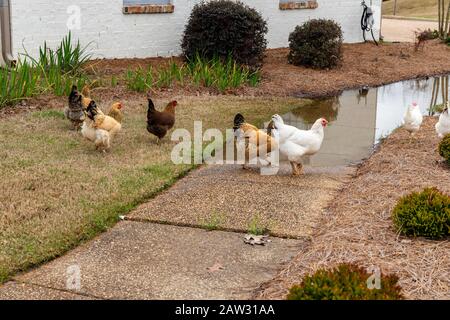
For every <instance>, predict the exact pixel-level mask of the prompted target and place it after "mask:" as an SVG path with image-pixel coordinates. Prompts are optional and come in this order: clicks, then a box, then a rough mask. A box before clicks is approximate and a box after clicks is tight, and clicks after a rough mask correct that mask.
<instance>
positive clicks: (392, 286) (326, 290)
mask: <svg viewBox="0 0 450 320" xmlns="http://www.w3.org/2000/svg"><path fill="white" fill-rule="evenodd" d="M371 276H373V275H372V274H370V273H368V272H367V271H366V270H365V269H363V268H361V267H358V266H356V265H353V264H341V265H339V266H337V267H336V268H334V269H331V270H323V269H322V270H318V271H317V272H316V273H315V274H313V275H310V276H306V277H305V278H304V279H303V281H302V283H301V284H300V285H295V286H293V287H292V288H291V289H290V291H289V294H288V296H287V299H288V300H398V299H403V296H402V294H401V289H400V287H399V286H398V285H397V281H398V278H397V276H395V275H387V276H386V275H383V274H381V277H380V287H379V289H377V288H373V289H369V286H368V282H369V281H370V279H369V278H370V277H371ZM369 283H370V282H369ZM375 284H376V283H375Z"/></svg>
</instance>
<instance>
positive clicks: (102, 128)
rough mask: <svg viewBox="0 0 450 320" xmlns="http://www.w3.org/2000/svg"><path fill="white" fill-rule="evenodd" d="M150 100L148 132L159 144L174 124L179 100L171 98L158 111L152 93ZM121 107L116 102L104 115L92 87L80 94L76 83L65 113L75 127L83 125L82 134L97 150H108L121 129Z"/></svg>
mask: <svg viewBox="0 0 450 320" xmlns="http://www.w3.org/2000/svg"><path fill="white" fill-rule="evenodd" d="M147 99H148V110H147V131H148V132H150V133H151V134H153V135H155V136H156V137H157V138H158V143H159V142H160V141H161V139H162V138H164V136H165V135H166V134H167V132H168V131H169V130H170V129H172V127H173V126H174V124H175V107H176V106H177V102H176V101H171V102H169V104H168V105H167V106H166V107H165V108H164V110H163V111H158V110H156V108H155V105H154V104H153V101H152V99H151V98H150V96H148V97H147ZM122 108H123V105H122V103H120V102H116V103H114V104H113V105H112V106H111V108H110V109H109V111H108V113H107V114H104V113H103V111H102V110H101V109H100V108H99V107H98V106H97V104H96V103H95V101H94V100H92V99H91V97H90V90H89V87H87V86H86V87H84V88H83V90H82V92H81V93H80V92H79V91H78V88H77V86H73V87H72V91H71V93H70V95H69V105H68V106H67V107H66V109H65V111H64V114H65V116H66V118H67V119H69V120H70V121H71V123H72V125H73V127H74V129H76V130H78V129H79V128H81V134H82V136H83V137H84V138H86V139H87V140H89V141H91V142H93V143H94V145H95V148H96V149H97V150H101V151H103V152H106V151H107V150H109V149H110V148H111V140H112V138H113V137H114V136H115V135H116V134H117V133H118V132H119V131H120V130H121V129H122V120H123V113H122Z"/></svg>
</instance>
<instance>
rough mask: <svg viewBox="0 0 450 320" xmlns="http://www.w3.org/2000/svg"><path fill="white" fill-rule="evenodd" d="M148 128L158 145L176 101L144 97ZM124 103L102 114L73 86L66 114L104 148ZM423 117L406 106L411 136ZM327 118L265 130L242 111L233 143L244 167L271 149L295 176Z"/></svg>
mask: <svg viewBox="0 0 450 320" xmlns="http://www.w3.org/2000/svg"><path fill="white" fill-rule="evenodd" d="M147 100H148V110H147V131H148V132H150V133H151V134H153V135H155V136H156V137H157V138H158V144H159V143H160V141H161V139H162V138H164V136H165V135H166V134H167V132H168V131H169V130H170V129H172V128H173V126H174V124H175V107H176V106H177V101H171V102H169V103H168V104H167V106H166V107H165V108H164V110H163V111H158V110H156V108H155V105H154V104H153V101H152V99H151V97H150V96H147ZM449 107H450V102H448V103H447V106H446V108H445V109H444V111H443V112H442V113H441V115H440V117H439V121H438V123H437V124H436V133H437V134H438V136H439V137H441V138H442V137H444V135H446V134H449V133H450V115H449ZM122 108H123V105H122V103H120V102H117V103H114V104H113V105H112V106H111V108H110V110H109V111H108V114H104V113H103V112H102V111H101V110H100V109H99V108H98V106H97V104H96V103H95V101H94V100H92V99H91V98H90V92H89V88H88V87H85V88H83V90H82V92H81V93H80V92H79V91H78V88H77V87H76V86H73V87H72V92H71V93H70V95H69V105H68V107H67V108H66V110H65V115H66V117H67V118H68V119H69V120H70V121H71V122H72V124H73V126H74V128H76V129H78V128H80V127H81V134H82V135H83V137H85V138H86V139H88V140H89V141H92V142H93V143H94V145H95V147H96V149H100V150H102V151H106V150H108V149H110V147H111V139H112V138H113V137H114V136H115V135H116V134H117V133H118V132H119V131H120V130H121V128H122V124H121V123H122V120H123V114H122ZM422 121H423V116H422V113H421V111H420V108H419V106H418V105H417V103H413V104H411V105H410V106H408V108H407V110H406V113H405V115H404V118H403V127H404V128H405V129H406V130H407V131H409V132H410V133H411V134H412V135H414V134H415V133H416V132H417V131H419V129H420V126H421V124H422ZM327 125H328V121H327V120H326V119H324V118H320V119H318V120H317V121H316V122H315V123H314V124H313V126H312V127H311V129H310V130H300V129H298V128H296V127H294V126H290V125H287V124H285V123H284V121H283V118H282V117H281V116H279V115H277V114H276V115H274V116H272V121H271V122H270V123H269V126H268V128H267V130H261V129H258V128H257V127H255V126H253V125H251V124H249V123H247V122H246V121H245V118H244V117H243V116H242V115H241V114H237V115H236V116H235V118H234V127H233V129H234V132H235V136H236V145H237V147H238V149H241V150H243V151H244V153H245V164H244V166H243V167H244V169H246V168H248V164H249V163H250V161H252V160H253V159H255V158H256V159H257V160H258V161H259V162H260V163H261V164H262V165H271V159H272V152H273V151H274V150H278V151H279V160H281V161H283V160H285V161H286V160H287V161H289V162H290V164H291V166H292V173H293V175H294V176H298V175H301V174H302V173H303V166H302V161H301V160H302V157H303V156H305V155H313V154H316V153H317V152H318V151H319V150H320V148H321V146H322V142H323V139H324V128H325V127H326V126H327Z"/></svg>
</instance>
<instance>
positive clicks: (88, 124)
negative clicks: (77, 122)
mask: <svg viewBox="0 0 450 320" xmlns="http://www.w3.org/2000/svg"><path fill="white" fill-rule="evenodd" d="M86 115H87V116H86V119H85V120H84V122H83V125H82V127H81V134H82V136H83V137H84V138H86V139H87V140H89V141H92V142H94V144H95V148H96V149H97V150H99V149H100V150H102V151H104V152H105V151H107V150H109V149H110V148H111V135H110V133H109V132H108V131H106V130H103V129H98V128H95V126H94V124H95V118H96V116H97V115H98V108H97V106H96V105H95V102H94V101H91V102H90V103H89V105H88V107H87V108H86Z"/></svg>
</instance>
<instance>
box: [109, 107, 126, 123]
mask: <svg viewBox="0 0 450 320" xmlns="http://www.w3.org/2000/svg"><path fill="white" fill-rule="evenodd" d="M122 108H123V105H122V103H121V102H116V103H114V104H113V105H112V106H111V108H110V109H109V111H108V116H110V117H111V118H114V119H115V120H116V121H117V122H119V123H122V120H123V112H122Z"/></svg>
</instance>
